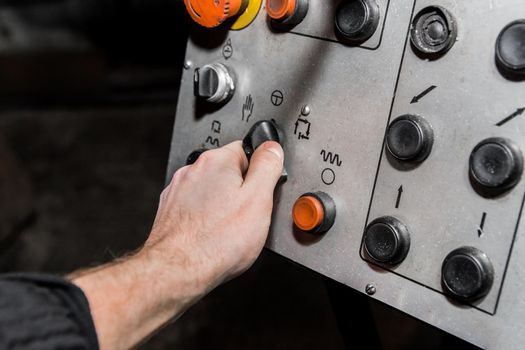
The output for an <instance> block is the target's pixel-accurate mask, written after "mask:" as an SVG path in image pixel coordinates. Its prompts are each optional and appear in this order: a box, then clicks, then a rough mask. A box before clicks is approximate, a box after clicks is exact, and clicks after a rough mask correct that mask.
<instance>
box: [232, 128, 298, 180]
mask: <svg viewBox="0 0 525 350" xmlns="http://www.w3.org/2000/svg"><path fill="white" fill-rule="evenodd" d="M266 141H275V142H277V143H279V144H281V145H283V142H284V138H283V134H282V132H281V130H280V129H279V127H278V126H277V124H276V123H275V122H274V121H273V120H261V121H259V122H257V123H255V124H254V125H253V126H252V127H251V129H250V131H248V134H246V136H245V137H244V139H243V141H242V148H243V149H244V153H246V157H248V159H251V157H252V155H253V153H254V152H255V150H256V149H257V148H258V147H259V146H260V145H262V144H263V143H265V142H266ZM287 177H288V173H287V172H286V169H283V174H282V176H281V181H284V180H286V178H287Z"/></svg>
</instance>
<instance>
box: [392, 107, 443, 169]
mask: <svg viewBox="0 0 525 350" xmlns="http://www.w3.org/2000/svg"><path fill="white" fill-rule="evenodd" d="M433 144H434V132H433V131H432V127H431V125H430V123H429V122H428V121H427V120H426V119H425V118H422V117H419V116H416V115H408V114H407V115H403V116H401V117H399V118H397V119H395V120H394V121H393V122H392V123H390V125H389V126H388V130H387V135H386V148H387V150H388V152H389V153H390V155H392V157H394V158H395V159H397V160H399V161H404V162H421V161H423V160H425V159H426V158H427V157H428V155H429V154H430V151H431V150H432V145H433Z"/></svg>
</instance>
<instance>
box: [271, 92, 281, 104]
mask: <svg viewBox="0 0 525 350" xmlns="http://www.w3.org/2000/svg"><path fill="white" fill-rule="evenodd" d="M271 100H272V104H273V105H274V106H275V107H279V106H280V105H282V104H283V101H284V95H283V92H282V91H281V90H275V91H274V92H272V96H271Z"/></svg>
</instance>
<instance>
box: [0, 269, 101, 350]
mask: <svg viewBox="0 0 525 350" xmlns="http://www.w3.org/2000/svg"><path fill="white" fill-rule="evenodd" d="M0 349H2V350H3V349H6V350H11V349H17V350H18V349H20V350H29V349H39V350H40V349H43V350H45V349H74V350H84V349H86V350H88V349H89V350H91V349H98V341H97V335H96V332H95V326H94V324H93V320H92V318H91V313H90V310H89V304H88V301H87V299H86V297H85V296H84V293H83V292H82V290H81V289H80V288H78V287H76V286H75V285H73V284H71V283H70V282H68V281H66V280H64V279H62V278H59V277H56V276H49V275H38V274H10V275H0Z"/></svg>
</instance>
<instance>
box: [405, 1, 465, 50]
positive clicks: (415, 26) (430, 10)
mask: <svg viewBox="0 0 525 350" xmlns="http://www.w3.org/2000/svg"><path fill="white" fill-rule="evenodd" d="M457 35H458V29H457V24H456V20H455V18H454V17H453V16H452V14H451V13H450V12H449V11H448V10H447V9H445V8H443V7H441V6H429V7H425V8H424V9H422V10H421V11H420V12H419V13H418V14H417V15H416V16H415V17H414V20H413V21H412V29H411V30H410V40H411V42H412V46H413V48H414V49H415V50H416V52H417V53H419V54H422V55H424V56H435V55H442V54H444V53H446V52H447V51H448V50H450V48H451V47H452V46H453V45H454V43H455V42H456V38H457Z"/></svg>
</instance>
